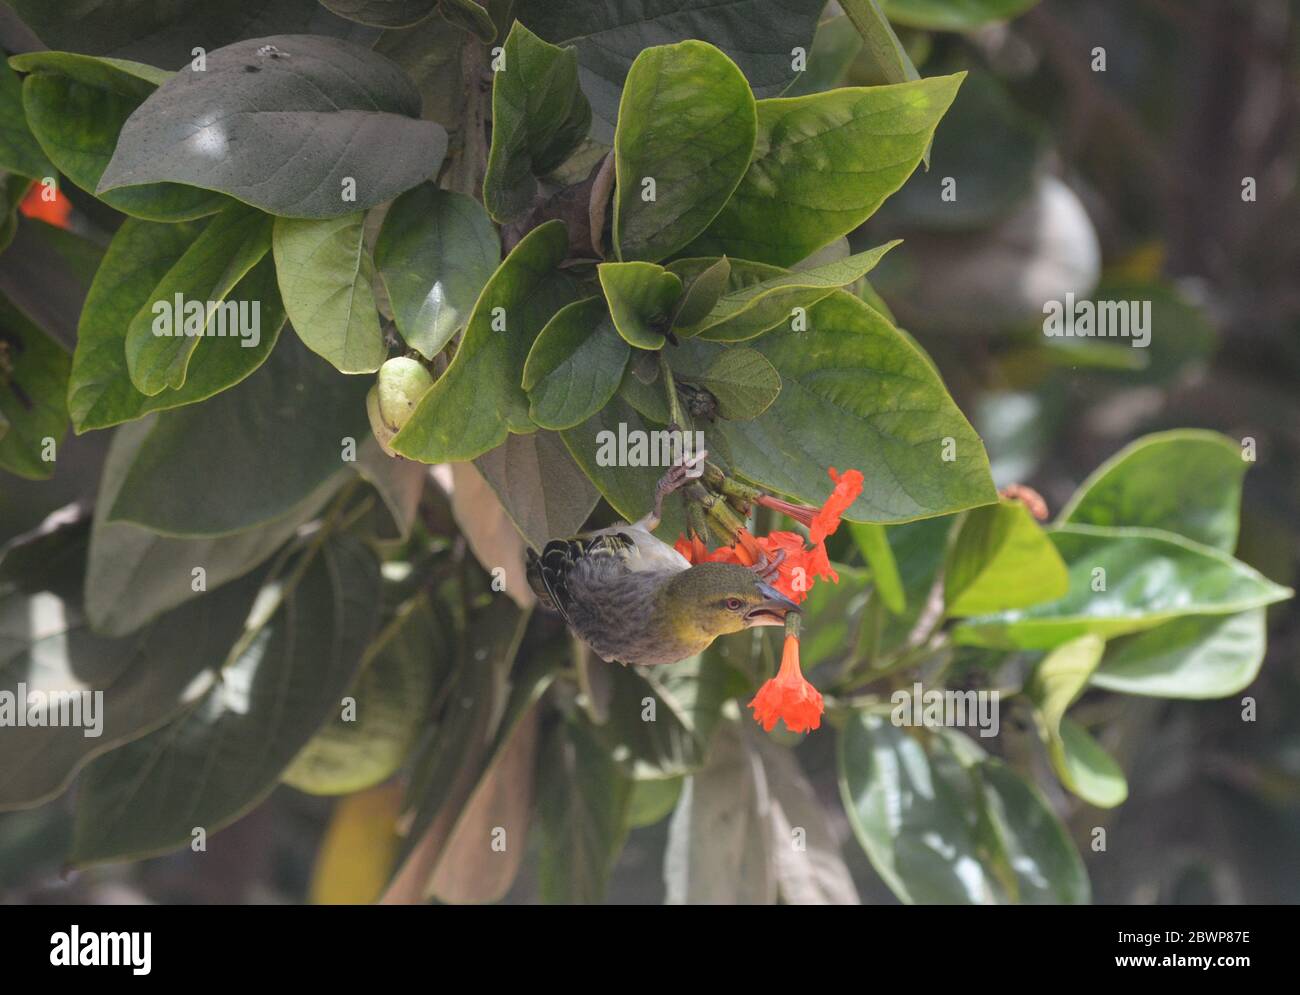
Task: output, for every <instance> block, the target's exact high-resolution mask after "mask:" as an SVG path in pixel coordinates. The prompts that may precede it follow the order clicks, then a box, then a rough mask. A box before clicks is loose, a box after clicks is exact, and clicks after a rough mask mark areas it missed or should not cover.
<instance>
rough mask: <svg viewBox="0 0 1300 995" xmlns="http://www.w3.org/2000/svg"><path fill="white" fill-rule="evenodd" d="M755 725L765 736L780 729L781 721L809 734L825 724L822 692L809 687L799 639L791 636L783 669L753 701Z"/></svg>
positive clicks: (783, 654) (787, 644)
mask: <svg viewBox="0 0 1300 995" xmlns="http://www.w3.org/2000/svg"><path fill="white" fill-rule="evenodd" d="M749 707H750V708H752V709H753V710H754V721H755V722H757V723H759V724H760V725H761V726H762V727H763V730H764V731H765V732H771V731H772V730H773V729H774V728H776V723H777V720H778V719H784V720H785V726H786V728H787V729H789V730H790V731H791V732H808V731H809V730H812V729H816V728H818V727H819V726H820V725H821V724H822V712H823V711H824V710H825V706H824V705H823V704H822V696H821V692H820V691H818V690H817V689H816V688H815V687H813V686H812V685H811V684H809V683H808V681H807V680H806V679H805V678H804V676H803V671H802V670H800V669H799V638H798V637H797V636H792V635H787V636H786V637H785V648H784V650H782V652H781V669H780V670H779V671H777V675H776V676H775V677H773V678H771V679H770V680H768V681H766V682H765V683H764V684H763V686H762V687H761V688H759V689H758V693H757V694H756V695H754V697H753V700H751V701H750V703H749Z"/></svg>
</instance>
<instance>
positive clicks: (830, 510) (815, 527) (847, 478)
mask: <svg viewBox="0 0 1300 995" xmlns="http://www.w3.org/2000/svg"><path fill="white" fill-rule="evenodd" d="M829 473H830V478H831V480H833V481H835V489H834V490H833V491H831V496H830V497H828V498H827V499H826V501H825V503H824V504H823V505H822V506H821V510H819V511H818V512H817V514H815V515H814V516H813V520H812V522H811V523H810V524H809V526H808V532H809V537H810V538H811V539H812V541H813V545H816V544H817V543H819V542H822V541H824V540H825V539H826V537H827V536H829V535H834V534H835V530H836V529H838V528H839V527H840V516H841V515H843V514H844V512H846V511H848V510H849V506H850V505H852V504H853V502H854V501H856V500H857V499H858V495H859V494H861V493H862V485H863V482H864V481H863V477H862V474H861V473H860V472H859V471H857V470H845V471H844V474H843V476H841V475H840V474H839V473H838V472H837V471H836V470H835V467H831V468H830V471H829Z"/></svg>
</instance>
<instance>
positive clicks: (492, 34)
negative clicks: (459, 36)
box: [438, 0, 497, 45]
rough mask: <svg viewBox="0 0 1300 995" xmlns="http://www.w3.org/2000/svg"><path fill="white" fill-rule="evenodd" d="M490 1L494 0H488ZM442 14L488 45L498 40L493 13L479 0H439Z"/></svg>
mask: <svg viewBox="0 0 1300 995" xmlns="http://www.w3.org/2000/svg"><path fill="white" fill-rule="evenodd" d="M488 2H489V3H491V2H492V0H488ZM438 8H439V10H441V11H442V16H443V17H445V18H446V19H447V20H448V21H449V22H450V23H452V24H454V25H456V27H458V28H460V29H461V30H462V31H467V32H469V33H470V34H473V35H474V36H475V37H476V38H478V40H479V41H481V42H483V44H485V45H487V44H490V43H491V42H493V41H495V40H496V37H497V26H496V24H495V23H494V22H493V20H492V15H491V14H490V13H489V12H488V11H487V9H486V8H485V7H484V6H483V5H482V4H480V3H479V2H478V0H439V4H438Z"/></svg>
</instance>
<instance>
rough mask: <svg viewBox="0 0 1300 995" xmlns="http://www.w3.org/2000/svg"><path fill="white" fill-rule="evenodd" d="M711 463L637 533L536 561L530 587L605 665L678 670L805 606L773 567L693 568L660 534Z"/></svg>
mask: <svg viewBox="0 0 1300 995" xmlns="http://www.w3.org/2000/svg"><path fill="white" fill-rule="evenodd" d="M706 456H707V454H706V453H700V454H699V455H698V456H697V457H696V458H695V459H694V460H689V461H687V462H686V463H685V464H682V465H679V466H674V467H672V468H671V469H670V470H669V471H668V472H667V473H666V474H664V476H663V478H662V479H661V480H660V481H659V486H658V487H657V488H656V489H655V502H654V510H653V511H651V512H650V514H648V515H646V516H645V517H644V518H642V519H640V520H639V521H637V522H634V523H632V524H630V525H615V526H612V527H611V528H607V529H600V530H599V531H596V532H591V533H588V534H586V535H582V536H577V537H575V538H572V539H554V540H552V541H551V542H548V543H547V544H546V547H545V548H544V549H543V550H542V552H541V555H540V556H539V555H538V554H537V553H535V552H533V551H532V550H529V552H528V582H529V584H530V585H531V586H532V588H533V590H534V591H535V592H536V593H537V597H538V599H539V600H540V601H541V603H542V604H543V606H545V607H546V608H549V609H551V610H553V611H557V612H559V613H560V615H561V616H563V618H564V620H565V621H566V622H568V624H569V626H570V627H571V628H572V629H573V631H574V632H575V633H577V634H578V636H579V637H580V638H581V639H582V640H583V641H584V642H586V643H587V644H588V645H589V646H591V648H592V649H593V650H595V651H596V652H597V653H598V654H599V655H600V656H601V657H602V658H603V659H605V660H609V661H618V662H620V663H624V664H639V665H647V664H657V663H676V662H677V661H678V660H684V659H686V658H687V657H689V656H694V655H695V654H696V653H699V652H701V651H702V650H704V649H705V648H706V647H707V646H708V645H709V644H710V643H712V642H713V640H714V639H716V638H717V637H718V636H722V635H726V634H727V633H730V632H739V631H740V630H742V629H749V628H753V627H754V626H758V625H784V624H785V617H786V614H787V613H789V612H792V611H793V612H798V611H799V608H798V606H797V605H796V604H795V603H794V602H793V601H791V600H790V599H789V598H787V597H785V595H783V594H781V593H780V592H778V591H777V590H776V589H775V588H773V587H772V586H771V584H770V583H768V581H769V579H770V578H771V576H772V573H773V571H774V568H775V564H774V563H772V562H769V563H763V564H758V565H756V566H754V567H752V568H751V567H744V566H740V565H738V564H735V563H700V564H697V565H695V566H691V564H690V562H689V561H688V560H687V559H686V558H685V557H684V556H682V555H681V554H680V553H678V552H677V551H676V550H675V549H673V547H672V546H669V545H668V544H667V543H664V542H662V541H660V540H659V539H656V538H655V537H654V536H653V535H652V534H651V533H652V532H653V530H654V529H655V528H656V526H658V524H659V519H660V516H661V514H662V511H663V501H664V498H665V497H667V496H668V495H669V494H671V493H672V492H673V491H674V490H676V489H677V488H679V487H681V486H682V484H684V483H685V482H686V481H687V480H689V479H692V478H694V477H696V476H698V475H699V473H700V470H701V469H702V466H703V461H704V458H705V457H706Z"/></svg>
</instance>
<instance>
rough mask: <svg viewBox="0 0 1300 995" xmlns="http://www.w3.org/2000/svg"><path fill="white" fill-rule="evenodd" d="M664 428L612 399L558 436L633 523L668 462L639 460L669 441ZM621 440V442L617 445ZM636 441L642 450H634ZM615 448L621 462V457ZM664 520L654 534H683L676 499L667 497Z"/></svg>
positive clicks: (671, 538)
mask: <svg viewBox="0 0 1300 995" xmlns="http://www.w3.org/2000/svg"><path fill="white" fill-rule="evenodd" d="M666 432H667V430H666V429H665V428H664V427H663V426H662V425H658V424H655V423H654V422H652V421H647V420H646V419H644V418H642V417H641V415H640V414H639V413H637V411H636V410H635V409H634V408H632V407H630V406H629V405H628V404H627V403H626V402H625V401H624V400H623V399H622V398H621V397H618V396H616V397H614V398H613V399H612V400H611V401H610V402H609V403H608V404H606V405H605V407H603V408H602V409H601V410H600V411H598V412H596V413H595V414H594V415H592V416H591V417H590V418H588V419H587V420H586V421H585V422H583V423H582V424H581V425H577V426H575V427H573V428H570V429H565V430H564V431H563V432H561V433H560V436H561V437H562V438H563V439H564V444H565V446H566V447H568V450H569V452H570V453H572V454H573V458H574V460H576V461H577V463H578V465H579V466H580V467H582V470H583V472H584V473H585V474H586V475H587V476H588V477H589V478H590V480H591V482H592V483H593V484H595V485H596V486H597V487H598V488H599V489H600V493H601V494H602V495H603V496H604V498H605V500H606V501H608V502H609V503H610V504H611V505H612V506H613V508H614V510H615V511H617V512H618V513H619V514H620V515H622V516H623V517H624V518H625V519H627V520H628V521H629V522H635V521H636V520H637V519H638V518H640V517H641V516H642V515H644V514H645V513H646V512H648V511H649V510H650V509H651V506H652V505H653V503H654V492H655V485H656V484H657V483H658V482H659V478H660V477H661V476H663V473H664V470H665V469H666V467H667V464H665V465H663V466H656V465H651V464H650V463H649V462H643V461H642V459H641V455H640V454H642V453H644V454H645V455H646V456H647V457H648V455H649V450H650V447H651V446H652V445H654V446H655V447H656V448H658V449H660V450H662V449H663V445H656V444H657V443H659V442H661V441H662V442H671V439H670V438H669V437H668V436H667V435H658V434H656V433H666ZM620 440H621V441H620ZM636 440H642V441H641V448H640V449H639V450H636V451H634V449H633V447H634V445H635V441H636ZM620 449H622V450H623V455H624V456H625V457H626V458H623V459H620V458H619V456H620ZM663 512H664V514H663V520H662V521H661V522H660V523H659V528H658V529H657V530H656V532H657V533H658V535H659V537H660V538H662V539H665V540H666V541H667V542H673V541H674V540H675V539H676V538H677V537H678V536H679V535H684V534H685V532H686V514H685V512H684V511H683V510H682V503H681V500H680V498H676V497H670V498H669V499H668V500H667V501H665V502H664V507H663Z"/></svg>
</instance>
